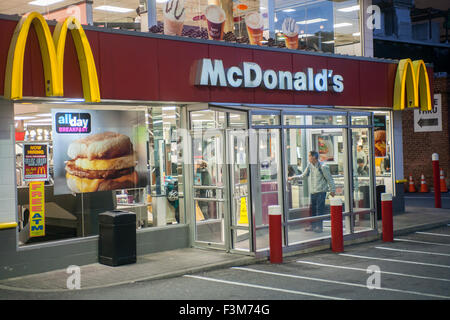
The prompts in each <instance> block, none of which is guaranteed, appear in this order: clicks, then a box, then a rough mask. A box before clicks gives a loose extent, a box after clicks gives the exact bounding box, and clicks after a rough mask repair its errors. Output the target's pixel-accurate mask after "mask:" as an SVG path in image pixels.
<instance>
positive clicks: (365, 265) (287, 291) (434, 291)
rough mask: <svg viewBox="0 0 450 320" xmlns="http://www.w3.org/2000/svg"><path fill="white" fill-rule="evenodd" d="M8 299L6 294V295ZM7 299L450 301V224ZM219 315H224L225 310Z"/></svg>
mask: <svg viewBox="0 0 450 320" xmlns="http://www.w3.org/2000/svg"><path fill="white" fill-rule="evenodd" d="M5 294H7V295H5ZM0 296H2V298H3V299H15V298H18V297H20V299H52V300H53V299H58V300H65V299H83V300H91V299H92V300H97V299H106V300H108V299H113V300H116V299H135V300H139V299H149V300H186V299H187V300H197V301H202V300H204V301H207V300H242V301H248V300H255V301H258V300H449V299H450V226H449V225H445V226H442V227H438V228H434V229H431V230H427V231H417V232H413V233H411V234H408V235H403V236H398V237H395V238H394V242H382V241H381V240H378V241H375V242H370V243H365V244H358V245H353V246H349V247H347V248H345V251H344V252H342V253H334V252H330V251H325V252H316V253H310V254H302V255H296V256H291V257H289V258H287V259H285V260H284V261H283V263H282V264H271V263H270V262H268V261H266V262H260V263H255V264H249V265H245V266H236V267H227V268H221V269H217V270H212V271H207V272H199V273H193V274H185V275H182V276H179V277H174V278H168V279H161V280H153V281H138V282H135V283H128V284H122V285H118V286H112V287H107V288H97V289H90V290H66V291H65V292H23V291H21V292H19V291H9V292H8V291H5V290H0ZM221 312H223V310H222V309H221Z"/></svg>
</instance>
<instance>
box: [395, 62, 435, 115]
mask: <svg viewBox="0 0 450 320" xmlns="http://www.w3.org/2000/svg"><path fill="white" fill-rule="evenodd" d="M405 100H406V104H407V107H408V108H416V107H419V106H420V109H421V110H423V111H426V110H431V94H430V82H429V80H428V73H427V68H426V67H425V63H424V62H423V60H416V61H411V59H403V60H400V62H399V63H398V67H397V74H396V75H395V86H394V103H393V106H394V110H403V109H405Z"/></svg>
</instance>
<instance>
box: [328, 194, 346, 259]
mask: <svg viewBox="0 0 450 320" xmlns="http://www.w3.org/2000/svg"><path fill="white" fill-rule="evenodd" d="M330 211H331V250H332V251H333V252H343V251H344V235H343V231H342V200H341V199H339V198H333V199H331V200H330Z"/></svg>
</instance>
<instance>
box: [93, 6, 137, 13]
mask: <svg viewBox="0 0 450 320" xmlns="http://www.w3.org/2000/svg"><path fill="white" fill-rule="evenodd" d="M94 9H97V10H103V11H110V12H117V13H126V12H131V11H134V9H128V8H121V7H114V6H99V7H95V8H94Z"/></svg>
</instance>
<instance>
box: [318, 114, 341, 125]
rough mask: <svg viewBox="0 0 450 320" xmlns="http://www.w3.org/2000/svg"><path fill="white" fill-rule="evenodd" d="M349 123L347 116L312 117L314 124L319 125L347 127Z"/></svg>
mask: <svg viewBox="0 0 450 320" xmlns="http://www.w3.org/2000/svg"><path fill="white" fill-rule="evenodd" d="M346 123H347V117H346V116H343V115H342V116H332V115H317V116H312V124H317V125H345V124H346Z"/></svg>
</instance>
